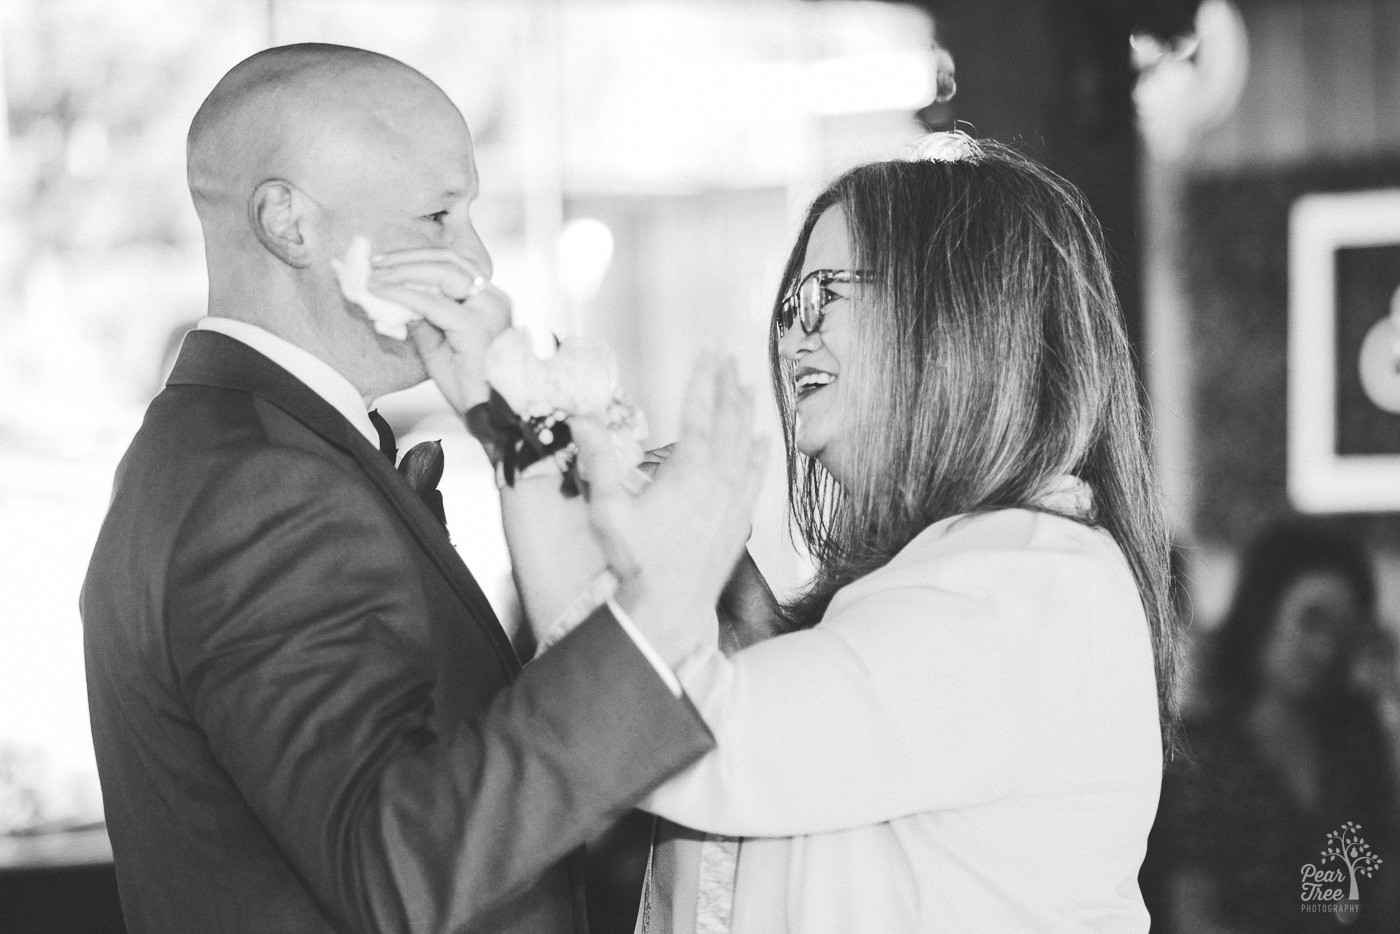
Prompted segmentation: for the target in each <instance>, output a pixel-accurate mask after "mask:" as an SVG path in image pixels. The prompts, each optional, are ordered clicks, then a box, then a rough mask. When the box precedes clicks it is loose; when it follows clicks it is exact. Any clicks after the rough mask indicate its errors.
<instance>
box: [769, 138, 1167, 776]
mask: <svg viewBox="0 0 1400 934" xmlns="http://www.w3.org/2000/svg"><path fill="white" fill-rule="evenodd" d="M940 135H944V136H946V134H940ZM961 148H962V150H963V155H962V157H959V158H952V159H948V158H946V157H945V158H938V159H910V160H895V161H886V162H876V163H872V164H869V165H863V166H859V167H857V168H855V169H852V170H850V171H849V172H847V173H846V174H844V175H842V176H841V177H840V178H838V179H837V180H836V181H835V182H833V183H832V184H831V185H830V186H829V187H828V188H827V189H826V190H825V191H823V192H822V193H821V194H820V195H819V196H818V197H817V199H816V200H815V201H814V202H813V203H812V206H811V207H810V208H809V209H808V211H807V214H806V217H805V219H804V222H803V224H802V228H801V232H800V234H799V236H798V238H797V242H796V243H795V244H794V245H793V248H792V252H791V254H790V255H789V257H788V261H787V266H786V269H785V271H784V274H783V278H782V283H781V288H780V289H779V292H778V298H777V301H775V304H774V317H773V325H772V328H771V332H770V340H769V356H770V361H771V364H772V373H773V383H774V390H775V392H776V395H777V398H778V404H779V408H780V411H781V414H782V420H783V426H784V442H785V445H786V450H787V470H788V489H789V505H790V507H791V510H792V515H793V519H794V523H795V525H796V528H797V530H798V532H799V534H800V535H801V537H802V540H803V542H804V543H805V545H806V547H807V548H808V550H809V551H810V553H811V555H812V557H813V559H814V561H815V563H816V567H817V571H816V576H815V578H814V579H813V580H812V582H811V583H810V585H809V586H808V587H807V588H806V589H805V591H804V592H803V593H801V594H800V595H799V596H798V597H797V598H796V599H794V600H793V601H792V602H790V603H789V604H788V605H787V607H786V611H787V614H788V617H789V622H790V624H791V625H792V626H794V627H796V628H800V627H806V626H811V625H814V624H815V623H816V622H818V621H819V620H820V619H821V617H822V614H823V613H824V612H825V610H826V607H827V605H828V603H830V601H831V598H832V596H833V595H834V594H835V593H836V591H837V590H839V589H840V588H841V587H844V586H845V585H847V584H849V583H850V582H852V581H854V580H855V579H857V578H859V577H862V576H863V575H865V574H868V573H870V572H871V571H873V570H875V569H876V568H879V567H881V566H882V565H884V564H885V563H886V562H888V561H889V560H890V559H891V558H892V557H894V555H895V554H896V553H897V552H898V551H899V550H900V549H902V548H903V547H904V546H905V545H907V544H908V543H909V542H910V541H911V540H912V539H913V538H914V537H915V536H916V535H918V534H919V533H920V532H922V531H923V530H924V529H926V528H927V527H928V526H930V525H931V524H933V523H935V522H938V521H940V520H942V519H947V518H949V517H951V516H956V515H963V514H968V513H982V512H988V511H991V510H996V509H1013V508H1022V509H1039V510H1042V511H1043V510H1044V509H1045V507H1044V506H1043V504H1041V503H1039V502H1037V499H1038V497H1039V495H1040V494H1042V493H1043V491H1044V490H1045V489H1046V487H1047V485H1048V484H1049V482H1050V481H1051V480H1052V478H1055V477H1057V476H1059V475H1061V474H1075V475H1077V476H1079V477H1080V478H1082V479H1083V480H1084V481H1086V482H1087V483H1088V484H1089V485H1090V486H1091V487H1092V489H1093V492H1094V507H1093V511H1092V513H1091V514H1090V515H1088V516H1083V515H1071V516H1069V518H1072V519H1075V520H1077V521H1083V522H1087V523H1089V524H1091V525H1093V526H1095V527H1101V528H1103V529H1105V530H1107V531H1108V532H1109V534H1110V535H1112V537H1113V538H1114V540H1115V541H1116V542H1117V543H1118V545H1119V546H1120V547H1121V548H1122V550H1123V552H1124V554H1125V556H1126V557H1127V560H1128V563H1129V564H1130V565H1131V567H1132V571H1133V574H1134V576H1135V577H1136V580H1137V585H1138V590H1139V592H1140V594H1141V597H1142V602H1143V606H1144V609H1145V611H1146V615H1147V619H1148V622H1149V624H1150V626H1151V630H1152V641H1153V651H1154V657H1155V660H1156V669H1157V688H1158V697H1159V712H1160V715H1161V721H1162V724H1163V737H1164V743H1165V746H1166V748H1167V749H1168V751H1169V752H1170V751H1171V750H1172V749H1174V736H1175V724H1176V719H1177V710H1176V703H1175V693H1176V692H1175V683H1176V673H1177V668H1178V652H1179V649H1178V641H1179V640H1178V637H1177V622H1176V616H1175V614H1174V613H1173V610H1172V606H1171V597H1170V590H1169V585H1168V550H1169V544H1168V537H1167V532H1166V524H1165V519H1164V514H1163V509H1162V505H1161V499H1160V493H1159V490H1158V487H1157V483H1156V479H1155V475H1154V471H1153V467H1152V461H1151V459H1150V457H1149V453H1148V431H1147V427H1146V423H1145V413H1144V411H1143V406H1142V403H1141V399H1140V386H1139V383H1138V380H1137V378H1136V375H1135V373H1134V369H1133V363H1132V357H1131V351H1130V348H1129V344H1128V339H1127V335H1126V332H1125V331H1124V327H1123V322H1122V313H1121V311H1120V309H1119V306H1118V301H1117V298H1116V296H1115V293H1114V290H1113V284H1112V281H1111V278H1110V273H1109V267H1108V262H1107V259H1106V256H1105V251H1104V246H1103V243H1102V236H1101V233H1100V230H1099V226H1098V223H1097V221H1096V220H1095V218H1094V216H1093V215H1092V213H1091V212H1090V210H1089V208H1088V206H1087V204H1086V203H1085V201H1084V199H1083V196H1082V195H1080V193H1079V192H1078V191H1077V190H1076V189H1075V188H1074V187H1073V186H1071V185H1070V184H1069V183H1068V182H1066V181H1065V180H1064V179H1062V178H1060V177H1059V176H1057V175H1055V174H1053V173H1052V172H1050V171H1049V170H1047V169H1045V168H1043V167H1042V166H1040V165H1038V164H1036V163H1035V162H1032V161H1031V160H1030V159H1027V158H1026V157H1024V156H1022V155H1020V154H1019V153H1017V152H1015V151H1014V150H1012V149H1010V148H1008V147H1005V146H1002V145H999V144H997V143H993V142H990V141H984V142H980V143H974V142H972V141H971V140H966V142H965V144H964V146H962V147H961ZM838 206H839V207H840V208H841V209H842V210H843V211H844V213H845V218H846V224H847V227H848V231H849V234H850V238H851V242H852V245H853V250H854V254H855V257H854V259H855V262H856V265H857V267H858V268H860V269H863V270H867V271H869V272H870V273H871V276H870V279H869V281H868V282H867V283H866V284H864V285H861V286H857V287H856V293H855V297H856V302H855V304H854V306H853V308H852V314H851V322H852V328H853V330H854V333H855V339H854V341H853V356H854V359H853V360H851V361H847V360H844V359H843V360H842V361H841V362H842V376H843V381H846V382H847V383H848V385H850V384H851V383H854V384H855V385H856V387H857V389H856V393H857V396H858V398H857V401H856V405H857V407H858V409H859V411H858V412H856V413H855V414H856V417H855V418H854V419H853V423H854V424H855V425H856V426H857V427H856V429H855V430H856V431H858V432H859V433H860V435H859V437H858V439H857V440H858V443H855V444H852V445H850V447H851V453H852V458H853V461H852V469H851V470H850V475H851V478H852V479H851V481H850V482H848V483H847V484H846V485H845V486H844V487H842V486H838V485H837V484H836V483H835V482H834V481H833V479H832V477H831V476H830V475H829V474H828V473H827V472H826V471H825V470H824V469H823V468H822V467H821V465H820V464H818V463H817V462H816V461H815V460H812V459H809V458H807V457H805V456H803V455H801V454H799V452H798V451H797V448H796V443H795V405H796V400H795V388H794V383H793V375H794V373H793V371H794V366H793V365H792V364H790V363H788V362H787V361H784V360H783V359H782V357H781V356H780V354H779V352H778V342H779V339H780V337H781V334H780V332H779V330H778V326H777V320H778V308H779V305H780V303H781V300H782V296H783V295H785V294H786V293H787V291H788V289H789V288H790V287H791V286H792V284H793V283H794V282H795V281H796V280H797V277H798V276H799V274H800V272H801V269H802V264H803V260H804V256H805V254H806V250H807V243H808V240H809V238H810V237H811V233H812V228H813V227H814V226H815V225H816V223H817V220H818V218H820V217H821V216H822V214H824V213H825V212H826V211H827V210H829V209H831V208H833V207H838ZM852 377H855V378H854V379H853V378H852Z"/></svg>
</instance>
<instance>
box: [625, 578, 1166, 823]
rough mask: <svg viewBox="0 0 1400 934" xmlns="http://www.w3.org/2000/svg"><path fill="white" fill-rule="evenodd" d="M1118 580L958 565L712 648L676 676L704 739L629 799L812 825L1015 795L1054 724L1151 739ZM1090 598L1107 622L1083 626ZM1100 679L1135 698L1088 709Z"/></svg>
mask: <svg viewBox="0 0 1400 934" xmlns="http://www.w3.org/2000/svg"><path fill="white" fill-rule="evenodd" d="M1121 590H1123V588H1121V587H1113V586H1110V587H1108V588H1105V587H1103V582H1102V578H1101V577H1100V578H1099V579H1098V580H1097V581H1096V580H1095V575H1094V574H1093V573H1083V574H1076V573H1074V569H1073V568H1072V567H1070V566H1069V565H1067V564H1065V563H1064V562H1055V561H1054V560H1053V559H1051V561H1048V562H1038V561H1035V560H1020V559H1017V558H1014V557H1010V558H1008V557H1006V556H992V557H989V558H987V559H985V560H984V559H981V558H977V559H969V560H966V561H961V562H958V563H956V564H950V565H949V566H948V567H947V568H946V570H945V572H944V573H942V574H939V575H936V576H930V577H928V579H926V580H925V581H923V582H921V583H912V582H910V581H908V580H905V581H903V582H902V583H901V584H900V585H898V586H890V587H880V588H871V589H867V590H865V591H864V592H863V593H862V594H861V595H860V596H859V597H858V598H855V599H851V600H847V601H843V602H842V603H841V604H840V605H839V606H837V605H836V604H835V603H833V606H832V608H831V611H830V612H829V613H828V616H827V618H826V619H825V620H823V621H822V623H821V624H820V625H818V626H816V627H815V628H813V629H809V630H804V631H800V632H794V633H789V634H786V635H781V636H778V637H776V638H773V639H769V640H767V641H765V642H761V643H759V644H757V645H754V646H752V647H751V648H748V649H745V650H743V651H741V652H739V653H737V654H735V655H734V656H732V657H730V658H728V659H726V658H723V657H722V656H720V655H718V654H715V655H712V656H711V657H710V658H709V659H708V660H707V661H706V663H705V664H704V665H703V666H698V667H697V668H695V669H692V670H690V671H688V672H686V673H685V674H684V675H683V677H682V682H683V684H684V686H685V690H686V693H687V694H688V695H689V696H690V697H692V698H693V699H694V701H695V703H696V705H697V707H698V708H699V709H700V712H701V714H702V715H703V716H704V717H705V720H706V722H707V723H708V724H709V725H710V728H711V729H712V730H713V732H714V735H715V738H716V742H717V746H716V749H715V751H713V752H712V753H710V754H708V755H706V756H704V757H703V758H702V759H700V760H699V761H698V762H696V763H695V764H694V765H693V766H691V767H689V768H688V769H686V770H685V771H683V772H682V773H680V774H679V775H677V776H676V777H675V778H674V779H671V780H670V781H668V782H667V783H666V784H664V785H662V786H661V787H659V788H658V789H657V790H656V791H654V792H652V793H651V794H650V795H649V796H648V797H647V798H646V799H644V801H643V802H642V804H641V807H642V808H643V809H645V810H648V811H651V812H652V813H655V814H657V815H659V816H661V817H665V818H667V819H669V820H672V821H674V822H676V823H679V824H683V825H685V826H688V827H693V828H695V829H697V830H703V831H707V832H710V833H720V834H732V835H740V836H789V835H795V834H814V833H823V832H827V831H836V830H844V829H848V828H852V827H858V826H864V825H868V824H875V823H880V822H883V821H887V820H893V819H896V818H899V817H903V816H906V815H910V814H915V813H920V812H926V811H936V810H944V809H950V808H957V807H965V806H973V805H977V804H980V803H984V802H988V801H992V800H994V799H997V798H999V797H1003V796H1005V795H1007V794H1009V793H1014V792H1015V791H1016V790H1017V789H1018V788H1020V783H1021V782H1022V781H1023V780H1024V777H1025V774H1026V771H1027V766H1028V764H1029V763H1032V762H1036V761H1038V760H1040V759H1044V758H1045V757H1047V756H1050V755H1052V752H1051V750H1049V749H1047V748H1046V747H1045V743H1046V740H1047V733H1046V729H1047V726H1048V724H1050V723H1052V722H1059V721H1060V720H1065V721H1068V722H1071V723H1083V724H1086V725H1088V728H1086V729H1085V730H1076V731H1075V733H1074V735H1079V734H1081V733H1082V734H1085V735H1088V734H1096V735H1100V736H1102V737H1106V739H1104V740H1103V741H1102V742H1103V743H1106V744H1109V745H1111V744H1112V743H1113V742H1115V741H1117V740H1118V739H1119V738H1121V737H1125V736H1130V737H1137V736H1138V735H1139V734H1140V733H1142V731H1143V730H1149V731H1151V735H1149V736H1147V737H1146V739H1145V742H1147V743H1149V744H1151V745H1153V746H1154V748H1155V742H1156V740H1155V736H1156V732H1155V731H1156V720H1155V718H1156V708H1155V699H1154V697H1153V696H1152V684H1151V656H1150V646H1149V645H1148V643H1147V638H1146V626H1145V624H1142V625H1141V630H1142V632H1141V633H1136V631H1135V630H1136V629H1137V628H1138V627H1137V626H1135V625H1133V624H1135V623H1141V610H1140V608H1138V605H1137V604H1136V595H1135V593H1133V592H1123V593H1121V594H1118V596H1119V597H1121V599H1113V598H1114V593H1115V591H1121ZM1130 600H1131V601H1133V602H1131V603H1129V602H1128V601H1130ZM1104 604H1107V606H1106V609H1107V614H1108V616H1109V617H1114V616H1115V614H1116V619H1117V621H1118V622H1121V623H1122V625H1119V626H1112V627H1109V626H1107V625H1105V626H1101V627H1094V626H1091V625H1088V624H1087V619H1086V618H1087V617H1090V616H1095V615H1103V614H1104V613H1105V607H1104V606H1101V605H1104ZM1110 628H1111V629H1113V630H1121V631H1122V634H1121V635H1112V634H1107V635H1106V633H1108V630H1109V629H1110ZM1095 629H1097V633H1096V632H1095ZM1139 643H1140V645H1139ZM1129 653H1130V654H1129ZM1105 671H1107V672H1109V674H1108V675H1104V674H1103V672H1105ZM1119 672H1121V674H1119ZM1106 681H1107V682H1112V683H1114V684H1116V683H1118V682H1122V684H1123V685H1124V688H1123V690H1122V692H1121V693H1120V692H1118V691H1116V690H1115V691H1114V692H1112V693H1109V694H1105V695H1100V696H1103V697H1108V698H1111V699H1112V700H1117V699H1118V698H1120V697H1122V698H1128V699H1130V700H1131V701H1132V703H1130V704H1129V703H1125V704H1121V705H1115V704H1113V703H1109V704H1100V703H1096V700H1097V698H1096V695H1095V693H1094V692H1095V691H1096V690H1098V689H1099V686H1101V685H1103V684H1104V683H1105V682H1106ZM1139 682H1140V683H1139ZM1115 706H1116V707H1119V708H1121V709H1115ZM1056 735H1057V737H1058V733H1057V734H1056ZM1068 741H1070V740H1067V741H1066V742H1068ZM1134 748H1136V747H1134ZM1078 752H1079V750H1078V749H1060V750H1058V751H1055V752H1053V755H1054V756H1055V757H1056V761H1059V757H1061V756H1065V757H1068V756H1070V755H1072V754H1077V753H1078ZM1085 754H1086V755H1088V754H1090V752H1086V753H1085ZM1154 778H1155V776H1154ZM1106 780H1107V779H1106Z"/></svg>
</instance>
